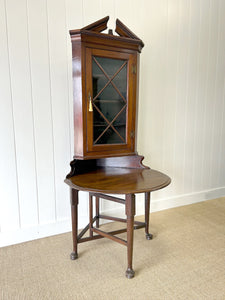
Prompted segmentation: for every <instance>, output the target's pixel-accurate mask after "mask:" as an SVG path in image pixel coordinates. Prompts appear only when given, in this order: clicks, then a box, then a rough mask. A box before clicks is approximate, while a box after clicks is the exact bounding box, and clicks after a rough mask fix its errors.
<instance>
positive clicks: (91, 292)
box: [0, 198, 225, 300]
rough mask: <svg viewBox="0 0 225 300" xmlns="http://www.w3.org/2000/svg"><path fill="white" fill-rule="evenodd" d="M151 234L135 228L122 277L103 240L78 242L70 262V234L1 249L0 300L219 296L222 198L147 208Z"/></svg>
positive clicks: (115, 248)
mask: <svg viewBox="0 0 225 300" xmlns="http://www.w3.org/2000/svg"><path fill="white" fill-rule="evenodd" d="M139 219H140V218H139ZM119 225H120V226H121V224H119ZM109 226H113V228H115V227H116V226H118V225H117V224H107V225H104V227H107V228H108V227H109ZM111 228H112V227H111ZM151 232H152V233H153V234H154V239H153V240H152V241H147V240H146V239H145V235H144V230H143V229H139V230H136V231H135V242H134V269H135V272H136V274H135V278H133V279H130V280H129V279H126V278H125V276H124V273H125V270H126V267H127V265H126V248H125V247H124V246H122V245H120V244H117V243H115V242H112V241H110V240H108V239H101V240H97V241H91V242H88V243H83V244H80V245H79V259H78V260H76V261H71V260H70V259H69V254H70V250H71V234H70V233H68V234H62V235H58V236H54V237H50V238H45V239H40V240H37V241H32V242H28V243H23V244H19V245H15V246H10V247H5V248H1V249H0V299H4V300H8V299H29V300H31V299H36V300H39V299H54V300H56V299H60V300H63V299H79V300H82V299H107V300H108V299H109V300H110V299H113V300H117V299H123V300H126V299H140V300H145V299H148V300H149V299H153V300H156V299H173V300H174V299H182V300H183V299H191V300H196V299H210V300H214V299H215V300H219V299H221V300H222V299H223V300H224V299H225V198H220V199H216V200H210V201H205V202H201V203H198V204H194V205H188V206H183V207H179V208H174V209H169V210H165V211H161V212H156V213H153V214H151ZM121 236H122V237H125V234H122V235H121Z"/></svg>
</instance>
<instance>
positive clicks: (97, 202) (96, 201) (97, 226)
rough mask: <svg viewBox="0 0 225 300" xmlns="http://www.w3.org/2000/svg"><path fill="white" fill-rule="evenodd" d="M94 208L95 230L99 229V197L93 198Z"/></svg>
mask: <svg viewBox="0 0 225 300" xmlns="http://www.w3.org/2000/svg"><path fill="white" fill-rule="evenodd" d="M95 206H96V217H97V219H96V228H99V197H97V196H96V197H95Z"/></svg>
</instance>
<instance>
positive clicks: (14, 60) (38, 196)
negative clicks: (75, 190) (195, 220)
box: [0, 0, 225, 246]
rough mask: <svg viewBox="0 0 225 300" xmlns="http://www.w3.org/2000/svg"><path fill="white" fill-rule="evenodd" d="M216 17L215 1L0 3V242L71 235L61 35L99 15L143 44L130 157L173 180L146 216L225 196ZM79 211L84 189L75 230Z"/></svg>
mask: <svg viewBox="0 0 225 300" xmlns="http://www.w3.org/2000/svg"><path fill="white" fill-rule="evenodd" d="M224 14H225V1H224V0H211V1H210V0H159V1H154V0H138V1H137V0H110V1H109V0H108V1H103V0H95V1H93V0H83V1H82V0H76V1H75V0H58V1H55V0H39V1H36V0H20V1H17V0H0V40H1V44H0V143H1V144H0V246H5V245H9V244H13V243H17V242H22V241H26V240H31V239H35V238H38V237H43V236H48V235H51V234H57V233H61V232H65V231H68V230H70V207H69V190H68V187H67V186H66V185H65V184H64V182H63V180H64V177H65V175H66V174H67V173H68V171H69V161H70V160H71V158H72V154H73V153H72V145H73V127H72V81H71V73H72V71H71V44H70V37H69V34H68V30H69V29H76V28H81V27H82V26H85V25H87V24H89V23H91V22H93V21H96V20H97V19H99V18H102V17H104V16H106V15H110V21H109V27H110V28H114V27H115V26H114V23H115V18H119V19H121V20H122V22H124V23H125V24H126V25H127V26H128V27H129V28H131V30H133V31H134V32H135V33H136V34H137V35H138V36H140V37H141V38H142V39H143V41H144V42H145V48H144V49H143V52H142V54H141V74H140V103H139V123H138V125H139V129H138V132H139V134H138V151H139V153H140V154H143V155H144V156H145V164H147V165H150V166H151V167H152V168H156V169H159V170H161V171H163V172H165V173H168V174H169V175H170V176H171V177H172V180H173V181H172V184H171V185H170V186H169V187H168V188H166V189H165V190H162V191H158V192H155V193H154V194H153V203H152V208H153V210H158V209H164V208H168V207H172V206H176V205H182V204H187V203H192V202H197V201H201V200H205V199H211V198H216V197H219V196H224V195H225V18H224ZM141 198H142V197H141V196H138V199H139V200H141ZM140 203H142V202H140ZM103 207H104V209H105V210H109V209H114V208H115V206H114V205H112V206H106V205H105V206H103ZM141 208H142V204H139V205H138V213H141V210H140V209H141ZM87 212H88V209H87V195H86V194H85V193H81V201H80V207H79V213H80V227H82V226H84V225H85V221H86V220H87Z"/></svg>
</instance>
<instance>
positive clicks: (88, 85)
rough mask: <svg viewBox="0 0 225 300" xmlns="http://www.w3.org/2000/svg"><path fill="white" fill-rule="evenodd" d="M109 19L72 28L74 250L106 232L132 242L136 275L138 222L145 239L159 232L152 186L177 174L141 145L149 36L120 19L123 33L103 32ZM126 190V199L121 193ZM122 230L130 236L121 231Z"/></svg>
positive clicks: (159, 185) (68, 179)
mask: <svg viewBox="0 0 225 300" xmlns="http://www.w3.org/2000/svg"><path fill="white" fill-rule="evenodd" d="M108 19H109V17H106V18H103V19H101V20H99V21H97V22H95V23H93V24H91V25H88V26H86V27H84V28H82V29H79V30H71V31H70V35H71V40H72V55H73V92H74V95H73V98H74V141H75V143H74V160H73V161H72V162H71V163H70V166H71V171H70V173H69V174H68V175H67V176H66V179H65V182H66V183H67V184H68V185H69V187H70V192H71V194H70V195H71V216H72V236H73V251H72V253H71V255H70V258H71V259H72V260H74V259H77V258H78V244H79V243H83V242H87V241H92V240H96V239H100V238H103V237H106V238H109V239H111V240H113V241H115V242H118V243H120V244H122V245H124V246H126V247H127V270H126V273H125V275H126V277H127V278H133V277H134V270H133V267H132V259H133V232H134V229H139V228H145V236H146V239H147V240H151V239H152V237H153V236H152V234H151V233H149V213H150V192H153V191H156V190H159V189H161V188H164V187H166V186H167V185H168V184H170V181H171V180H170V178H169V177H168V176H167V175H165V174H163V173H161V172H158V171H156V170H152V169H150V168H149V167H147V166H144V165H143V164H142V160H143V158H144V157H143V156H139V155H138V154H137V152H136V141H135V140H136V124H137V103H138V70H139V55H140V52H141V49H142V48H143V46H144V44H143V42H142V41H141V40H140V39H139V38H138V37H137V36H136V35H135V34H134V33H133V32H132V31H130V30H129V29H128V28H127V27H126V26H125V25H124V24H123V23H122V22H121V21H119V20H118V19H117V20H116V29H115V32H116V33H117V35H116V34H113V33H112V30H109V33H102V31H104V30H105V29H106V28H107V22H108ZM79 191H86V192H89V214H88V215H89V223H88V224H87V226H86V227H85V228H84V229H83V230H81V232H79V233H78V204H79V193H78V192H79ZM136 193H144V195H145V200H144V201H145V220H144V222H139V221H135V220H134V216H135V205H136V204H135V203H136V200H135V194H136ZM111 194H113V195H114V196H112V195H111ZM120 194H124V195H125V199H122V198H120V197H117V196H115V195H120ZM93 197H95V201H94V202H93ZM100 199H103V200H106V201H113V202H117V203H120V204H124V206H125V214H126V219H122V218H118V217H113V216H108V215H106V214H102V213H101V203H100V201H99V200H100ZM93 203H94V204H95V216H94V214H93ZM101 219H104V220H111V221H116V222H121V223H125V224H126V228H122V229H118V230H114V231H110V232H105V231H103V230H102V229H103V228H104V227H103V228H102V224H100V220H101ZM99 227H101V230H100V229H99ZM88 231H89V235H88ZM123 232H126V233H127V240H124V239H122V238H120V237H117V236H116V235H117V234H120V233H123Z"/></svg>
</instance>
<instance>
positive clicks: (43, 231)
mask: <svg viewBox="0 0 225 300" xmlns="http://www.w3.org/2000/svg"><path fill="white" fill-rule="evenodd" d="M224 196H225V187H222V188H216V189H211V190H205V191H201V192H195V193H189V194H183V195H179V196H175V197H169V198H163V199H157V200H154V197H153V199H152V201H151V212H155V211H160V210H164V209H169V208H173V207H178V206H183V205H188V204H193V203H198V202H201V201H206V200H210V199H216V198H220V197H224ZM136 198H137V200H138V201H136V215H143V214H144V196H143V194H138V195H136ZM103 213H107V214H112V215H116V216H118V217H123V216H124V215H125V214H124V208H123V207H122V208H121V207H120V208H119V209H111V210H107V211H105V212H103ZM87 223H88V216H82V217H80V218H79V224H78V226H79V228H80V229H81V228H83V227H85V226H86V225H87ZM69 231H71V220H70V219H66V220H59V221H56V222H51V223H47V224H42V225H37V226H32V227H29V228H21V229H17V230H14V231H7V232H1V233H0V247H5V246H9V245H13V244H18V243H22V242H26V241H31V240H35V239H39V238H44V237H48V236H52V235H57V234H61V233H65V232H69Z"/></svg>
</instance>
